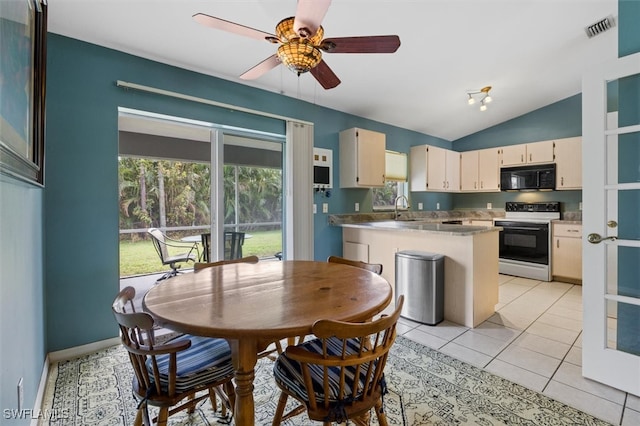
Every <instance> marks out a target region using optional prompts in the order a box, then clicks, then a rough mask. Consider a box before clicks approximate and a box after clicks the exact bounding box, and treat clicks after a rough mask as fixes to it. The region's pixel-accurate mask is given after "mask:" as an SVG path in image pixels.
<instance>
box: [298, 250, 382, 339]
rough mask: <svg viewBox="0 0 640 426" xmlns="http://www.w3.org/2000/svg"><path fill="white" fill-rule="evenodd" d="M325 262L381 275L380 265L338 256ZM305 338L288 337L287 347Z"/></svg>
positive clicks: (330, 257)
mask: <svg viewBox="0 0 640 426" xmlns="http://www.w3.org/2000/svg"><path fill="white" fill-rule="evenodd" d="M327 262H331V263H341V264H343V265H349V266H355V267H356V268H362V269H366V270H367V271H371V272H373V273H374V274H377V275H381V274H382V264H380V263H366V262H362V261H359V260H351V259H345V258H344V257H338V256H329V257H328V258H327ZM306 337H307V336H296V337H289V338H288V339H287V345H295V344H296V340H297V341H298V343H302V342H303V341H304V339H306Z"/></svg>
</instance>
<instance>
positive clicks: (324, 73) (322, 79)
mask: <svg viewBox="0 0 640 426" xmlns="http://www.w3.org/2000/svg"><path fill="white" fill-rule="evenodd" d="M310 72H311V74H312V75H313V76H314V77H315V78H316V80H318V83H320V85H321V86H322V87H324V88H325V89H333V88H334V87H336V86H337V85H338V84H340V79H339V78H338V76H337V75H335V74H334V73H333V71H332V70H331V68H329V65H327V63H326V62H325V61H324V60H322V61H320V63H319V64H318V65H316V67H315V68H311V71H310Z"/></svg>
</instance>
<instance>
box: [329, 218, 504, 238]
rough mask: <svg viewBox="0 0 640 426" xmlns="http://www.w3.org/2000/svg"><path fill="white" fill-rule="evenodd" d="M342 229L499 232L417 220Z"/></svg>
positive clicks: (456, 233) (495, 228)
mask: <svg viewBox="0 0 640 426" xmlns="http://www.w3.org/2000/svg"><path fill="white" fill-rule="evenodd" d="M340 226H342V227H343V228H359V229H371V230H385V231H394V232H397V231H400V232H421V233H427V234H434V233H435V234H440V235H442V234H446V235H451V236H454V237H463V236H467V235H475V234H483V233H486V232H499V231H500V230H502V228H501V227H499V226H471V225H451V224H444V223H433V222H432V221H419V220H406V221H405V220H383V221H376V222H360V223H344V224H341V225H340Z"/></svg>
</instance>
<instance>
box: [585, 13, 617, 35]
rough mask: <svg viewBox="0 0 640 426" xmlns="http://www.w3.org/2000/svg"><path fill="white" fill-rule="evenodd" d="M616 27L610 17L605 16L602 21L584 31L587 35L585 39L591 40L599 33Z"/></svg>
mask: <svg viewBox="0 0 640 426" xmlns="http://www.w3.org/2000/svg"><path fill="white" fill-rule="evenodd" d="M615 26H616V21H615V20H614V19H613V16H612V15H609V16H607V17H606V18H604V19H601V20H599V21H598V22H595V23H593V24H591V25H589V26H588V27H586V28H585V29H584V31H585V32H586V33H587V37H589V38H591V37H593V36H597V35H598V34H600V33H603V32H605V31H607V30H610V29H611V28H613V27H615Z"/></svg>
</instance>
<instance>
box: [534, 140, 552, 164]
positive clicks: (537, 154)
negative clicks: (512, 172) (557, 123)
mask: <svg viewBox="0 0 640 426" xmlns="http://www.w3.org/2000/svg"><path fill="white" fill-rule="evenodd" d="M553 143H554V141H543V142H534V143H528V144H527V164H536V163H552V162H553V160H554V158H553Z"/></svg>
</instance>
